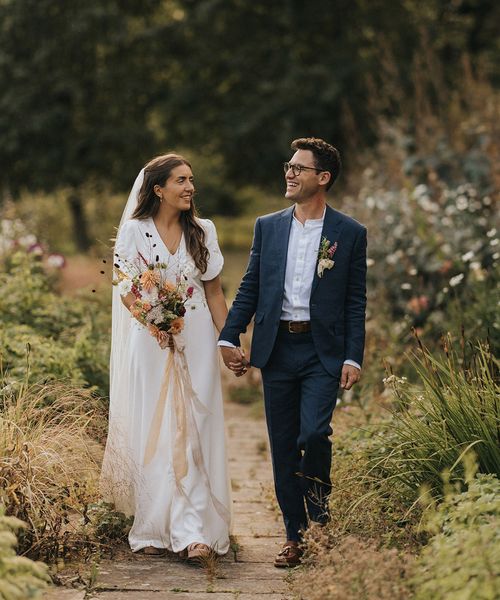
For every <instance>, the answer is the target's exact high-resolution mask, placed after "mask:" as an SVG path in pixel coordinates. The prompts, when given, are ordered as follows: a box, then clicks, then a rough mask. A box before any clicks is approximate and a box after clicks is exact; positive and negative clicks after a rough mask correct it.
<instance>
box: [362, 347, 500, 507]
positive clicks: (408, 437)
mask: <svg viewBox="0 0 500 600" xmlns="http://www.w3.org/2000/svg"><path fill="white" fill-rule="evenodd" d="M445 350H446V354H443V355H442V356H434V355H433V354H432V353H430V352H429V351H428V350H426V349H424V348H422V354H421V356H420V357H419V358H416V359H415V361H414V365H415V369H416V371H417V373H418V376H419V379H420V387H417V386H413V385H410V384H409V383H408V381H407V380H406V379H404V378H402V379H398V378H396V377H395V376H391V377H389V378H388V379H387V380H386V381H387V382H388V383H390V384H392V386H393V389H394V392H395V395H396V401H397V404H398V406H399V411H396V412H395V413H394V415H393V419H392V420H391V421H390V422H389V423H388V425H387V426H385V427H384V428H383V429H382V430H381V431H380V432H379V433H378V434H377V435H376V437H375V439H374V443H372V445H371V447H370V453H371V456H370V469H369V475H370V476H372V477H374V479H375V480H377V479H378V480H381V479H384V480H389V481H390V482H391V483H392V485H394V486H396V487H397V488H398V489H399V490H400V491H401V493H402V494H403V495H404V496H406V498H407V500H408V502H409V503H412V502H414V501H416V500H417V499H418V496H419V492H420V488H421V486H422V485H424V484H425V485H428V486H429V487H430V491H431V493H432V494H433V495H435V496H436V497H440V496H442V493H443V483H442V473H443V471H446V470H447V471H449V472H450V479H451V481H462V480H463V467H462V462H461V458H462V457H463V456H464V455H465V454H466V453H467V451H468V450H470V449H473V451H474V453H475V454H476V456H477V461H478V468H479V471H480V472H481V473H493V474H496V475H500V446H499V444H498V428H499V424H500V419H499V414H498V393H499V385H498V381H497V380H496V378H495V372H496V370H497V368H498V362H497V361H496V360H495V359H494V357H493V356H492V355H491V353H490V352H489V350H487V349H486V348H484V347H482V346H478V347H477V348H476V349H475V350H474V352H473V353H472V354H471V355H470V356H469V357H466V361H465V362H464V359H463V357H462V356H459V355H458V353H457V351H456V350H454V349H453V348H452V347H451V345H450V344H449V342H447V345H446V348H445Z"/></svg>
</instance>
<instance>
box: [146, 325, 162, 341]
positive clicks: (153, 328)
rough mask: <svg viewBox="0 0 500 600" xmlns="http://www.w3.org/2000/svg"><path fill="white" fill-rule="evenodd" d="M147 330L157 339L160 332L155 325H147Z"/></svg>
mask: <svg viewBox="0 0 500 600" xmlns="http://www.w3.org/2000/svg"><path fill="white" fill-rule="evenodd" d="M148 329H149V333H150V334H151V335H152V336H153V337H155V338H157V339H158V335H159V333H160V330H159V329H158V327H156V325H153V324H152V323H151V324H150V325H148Z"/></svg>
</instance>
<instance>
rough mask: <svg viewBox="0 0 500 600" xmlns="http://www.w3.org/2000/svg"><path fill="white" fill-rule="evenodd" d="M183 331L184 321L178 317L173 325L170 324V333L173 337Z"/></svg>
mask: <svg viewBox="0 0 500 600" xmlns="http://www.w3.org/2000/svg"><path fill="white" fill-rule="evenodd" d="M183 329H184V319H183V318H182V317H177V318H176V319H174V320H173V321H172V323H170V329H169V330H168V332H169V333H171V334H172V335H175V334H177V333H180V332H181V331H182V330H183Z"/></svg>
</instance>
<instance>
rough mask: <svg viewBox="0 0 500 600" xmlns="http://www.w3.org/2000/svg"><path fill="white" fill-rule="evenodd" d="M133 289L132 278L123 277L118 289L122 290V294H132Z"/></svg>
mask: <svg viewBox="0 0 500 600" xmlns="http://www.w3.org/2000/svg"><path fill="white" fill-rule="evenodd" d="M131 290H132V282H131V281H130V279H122V280H121V281H120V283H119V284H118V291H119V292H120V296H126V295H127V294H130V292H131Z"/></svg>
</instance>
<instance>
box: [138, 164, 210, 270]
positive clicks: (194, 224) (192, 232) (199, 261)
mask: <svg viewBox="0 0 500 600" xmlns="http://www.w3.org/2000/svg"><path fill="white" fill-rule="evenodd" d="M181 165H187V166H188V167H189V168H190V169H191V170H192V167H191V164H190V163H189V161H187V160H186V159H185V158H184V157H183V156H181V155H180V154H174V153H173V152H171V153H169V154H163V155H161V156H157V157H155V158H153V159H152V160H150V161H149V162H148V163H147V164H146V165H145V167H144V182H143V184H142V187H141V189H140V191H139V197H138V200H137V206H136V209H135V210H134V214H133V215H132V219H148V218H149V217H151V218H153V217H154V216H156V214H157V213H158V210H159V209H160V199H159V198H158V196H157V195H156V194H155V193H154V187H155V185H159V186H160V187H164V186H165V183H166V181H167V179H168V178H169V177H170V174H171V173H172V170H173V169H175V167H179V166H181ZM197 217H198V212H197V210H196V206H195V205H194V202H193V200H191V206H190V208H189V210H184V211H182V212H181V216H180V220H181V226H182V231H183V233H184V239H185V240H186V246H187V249H188V252H189V254H190V255H191V257H192V259H193V260H194V263H195V265H196V266H197V267H198V269H199V270H200V271H201V272H202V273H205V271H206V270H207V264H208V257H209V252H208V249H207V247H206V245H205V230H204V229H203V227H202V226H201V225H200V224H199V222H198V221H197Z"/></svg>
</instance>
